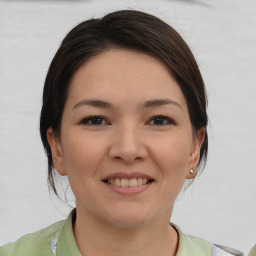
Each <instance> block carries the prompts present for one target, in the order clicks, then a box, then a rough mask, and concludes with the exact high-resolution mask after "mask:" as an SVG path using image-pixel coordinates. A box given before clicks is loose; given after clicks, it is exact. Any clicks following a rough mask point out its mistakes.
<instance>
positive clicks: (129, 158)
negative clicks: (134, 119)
mask: <svg viewBox="0 0 256 256" xmlns="http://www.w3.org/2000/svg"><path fill="white" fill-rule="evenodd" d="M147 155H148V152H147V148H146V146H145V144H144V142H143V135H142V133H141V131H140V129H139V128H138V127H136V125H132V124H127V125H123V126H122V127H119V128H117V130H116V132H115V134H113V140H112V143H111V147H110V150H109V156H110V157H111V158H112V159H115V160H120V161H123V162H124V163H126V164H132V163H134V162H138V161H141V160H144V159H145V158H146V157H147Z"/></svg>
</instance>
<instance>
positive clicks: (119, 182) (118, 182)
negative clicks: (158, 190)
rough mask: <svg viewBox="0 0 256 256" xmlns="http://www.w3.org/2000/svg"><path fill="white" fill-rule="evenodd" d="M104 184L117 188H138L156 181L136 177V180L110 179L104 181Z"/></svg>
mask: <svg viewBox="0 0 256 256" xmlns="http://www.w3.org/2000/svg"><path fill="white" fill-rule="evenodd" d="M102 181H103V182H104V183H107V184H111V185H113V186H117V187H137V186H142V185H146V184H150V183H153V182H154V181H155V180H154V179H150V178H145V177H136V178H130V179H127V178H119V177H116V178H110V179H104V180H102Z"/></svg>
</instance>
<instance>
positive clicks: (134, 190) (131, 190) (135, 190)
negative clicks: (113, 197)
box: [104, 182, 153, 196]
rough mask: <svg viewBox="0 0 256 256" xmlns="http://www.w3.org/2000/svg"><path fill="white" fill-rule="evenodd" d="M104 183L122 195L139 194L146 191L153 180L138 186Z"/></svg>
mask: <svg viewBox="0 0 256 256" xmlns="http://www.w3.org/2000/svg"><path fill="white" fill-rule="evenodd" d="M104 184H105V185H106V186H107V187H108V188H109V189H111V190H112V191H114V192H116V193H118V194H120V195H123V196H132V195H137V194H140V193H142V192H144V191H145V190H147V189H148V188H149V187H150V186H151V185H152V184H153V182H150V183H148V184H145V185H141V186H136V187H119V186H114V185H112V184H108V183H104Z"/></svg>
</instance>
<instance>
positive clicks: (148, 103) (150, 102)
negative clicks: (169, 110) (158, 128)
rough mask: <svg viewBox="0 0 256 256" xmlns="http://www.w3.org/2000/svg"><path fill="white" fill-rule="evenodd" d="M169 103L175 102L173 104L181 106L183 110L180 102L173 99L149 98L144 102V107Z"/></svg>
mask: <svg viewBox="0 0 256 256" xmlns="http://www.w3.org/2000/svg"><path fill="white" fill-rule="evenodd" d="M167 104H173V105H175V106H177V107H179V108H180V109H181V110H182V111H183V108H182V106H181V105H180V104H179V103H178V102H176V101H173V100H171V99H156V100H148V101H146V102H144V103H143V107H144V108H151V107H159V106H163V105H167Z"/></svg>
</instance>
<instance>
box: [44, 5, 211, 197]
mask: <svg viewBox="0 0 256 256" xmlns="http://www.w3.org/2000/svg"><path fill="white" fill-rule="evenodd" d="M110 48H124V49H133V50H138V51H141V52H144V53H148V54H150V55H152V56H155V57H156V58H158V59H159V60H160V61H162V62H163V63H164V64H165V65H166V66H167V67H168V69H169V70H170V72H171V74H172V75H173V76H174V78H175V79H176V81H177V83H178V84H179V86H180V88H181V90H182V92H183V94H184V96H185V99H186V102H187V105H188V110H189V116H190V121H191V124H192V127H193V129H194V131H197V130H199V129H200V128H202V127H205V129H206V126H207V123H208V117H207V112H206V105H207V99H206V93H205V87H204V82H203V79H202V76H201V73H200V70H199V68H198V65H197V63H196V61H195V58H194V56H193V54H192V52H191V50H190V49H189V47H188V46H187V44H186V43H185V42H184V40H183V39H182V37H181V36H180V35H179V34H178V33H177V32H176V31H175V30H174V29H173V28H172V27H171V26H169V25H168V24H167V23H165V22H163V21H162V20H160V19H159V18H156V17H154V16H152V15H149V14H146V13H143V12H140V11H134V10H122V11H117V12H113V13H110V14H108V15H106V16H104V17H103V18H101V19H90V20H87V21H84V22H82V23H80V24H79V25H77V26H76V27H74V28H73V29H72V30H71V31H70V32H69V33H68V34H67V35H66V37H65V38H64V40H63V41H62V43H61V45H60V47H59V49H58V51H57V52H56V54H55V56H54V58H53V60H52V62H51V65H50V67H49V70H48V73H47V76H46V80H45V84H44V92H43V106H42V110H41V119H40V133H41V139H42V142H43V146H44V149H45V152H46V155H47V157H48V185H49V187H50V188H51V189H52V190H53V191H54V193H55V194H56V195H58V194H57V190H56V187H55V182H54V175H53V173H54V172H53V169H54V166H53V161H52V153H51V149H50V146H49V144H48V141H47V136H46V133H47V129H48V128H49V127H52V129H53V130H54V132H55V133H56V134H57V135H59V134H60V130H61V129H60V128H61V119H62V112H63V109H64V105H65V102H66V99H67V95H68V88H69V83H70V80H71V78H72V76H73V75H74V73H75V72H76V70H77V69H78V68H79V67H80V66H81V65H82V64H83V63H84V62H86V61H87V60H88V59H89V58H91V57H92V56H95V55H98V54H99V53H101V52H103V51H106V50H107V49H110ZM207 151H208V138H207V130H206V134H205V138H204V142H203V144H202V147H201V151H200V161H199V165H198V167H197V169H198V170H199V169H200V170H201V169H202V168H203V167H204V165H205V162H206V158H207Z"/></svg>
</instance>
